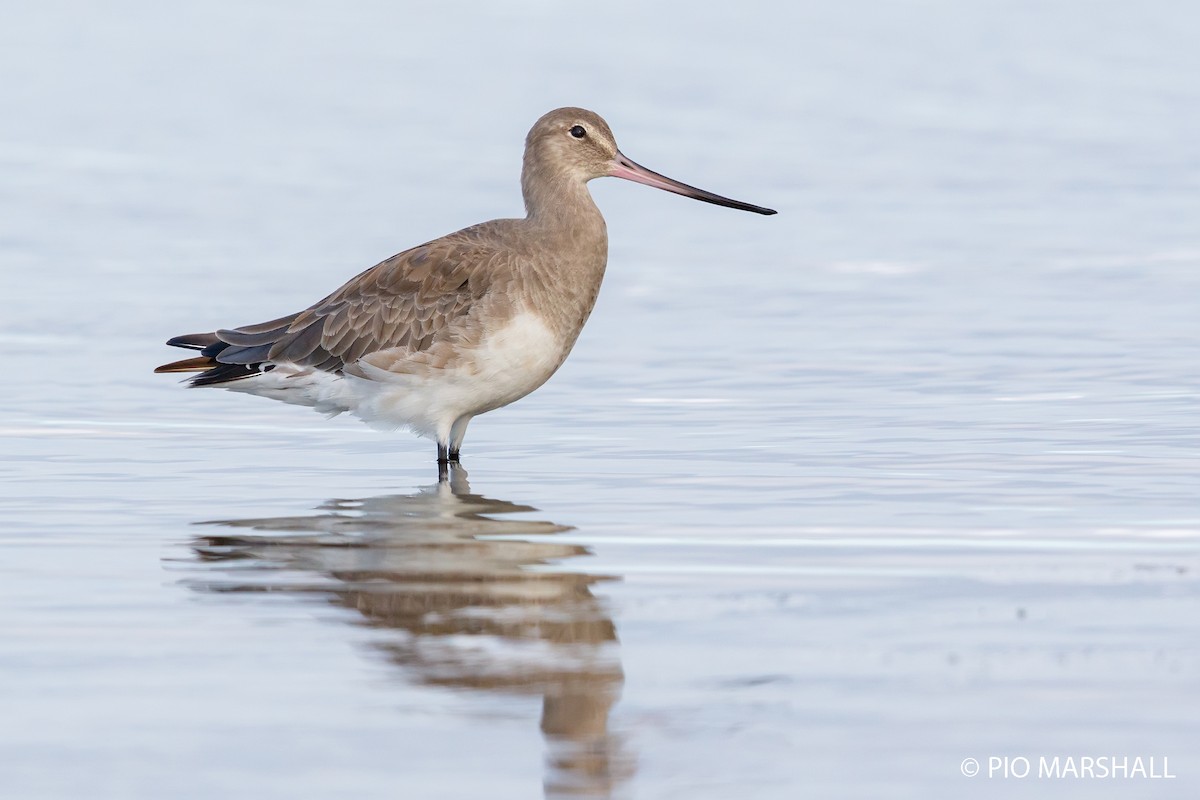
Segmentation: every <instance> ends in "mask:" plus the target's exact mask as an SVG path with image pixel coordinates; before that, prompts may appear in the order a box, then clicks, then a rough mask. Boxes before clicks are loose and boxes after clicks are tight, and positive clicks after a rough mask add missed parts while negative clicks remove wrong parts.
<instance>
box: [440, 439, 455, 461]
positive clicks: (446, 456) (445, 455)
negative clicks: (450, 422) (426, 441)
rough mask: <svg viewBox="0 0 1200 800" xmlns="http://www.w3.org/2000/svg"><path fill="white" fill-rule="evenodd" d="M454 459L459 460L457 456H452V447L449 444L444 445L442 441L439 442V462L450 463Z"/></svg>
mask: <svg viewBox="0 0 1200 800" xmlns="http://www.w3.org/2000/svg"><path fill="white" fill-rule="evenodd" d="M452 460H453V461H458V459H457V458H452V457H451V455H450V448H449V447H448V446H447V445H444V444H442V443H441V442H438V463H439V464H449V463H450V462H451V461H452Z"/></svg>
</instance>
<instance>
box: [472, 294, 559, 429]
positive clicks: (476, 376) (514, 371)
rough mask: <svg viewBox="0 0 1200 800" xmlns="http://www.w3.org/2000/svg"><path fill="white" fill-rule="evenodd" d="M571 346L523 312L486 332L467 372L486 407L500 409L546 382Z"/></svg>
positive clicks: (537, 318) (541, 320)
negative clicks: (478, 388) (476, 386)
mask: <svg viewBox="0 0 1200 800" xmlns="http://www.w3.org/2000/svg"><path fill="white" fill-rule="evenodd" d="M570 345H571V343H570V342H568V341H565V340H564V337H563V336H561V335H558V334H556V333H555V331H554V329H553V328H552V326H551V325H550V324H549V323H548V322H547V320H546V319H545V318H544V317H543V316H542V315H540V314H538V313H537V312H534V311H527V310H522V311H520V312H518V313H517V314H515V315H513V316H512V317H511V318H509V319H507V320H505V321H504V322H503V323H501V324H498V325H496V326H495V328H493V329H492V330H490V331H488V332H487V333H486V334H485V335H484V336H483V337H482V339H481V340H480V342H479V344H478V345H476V346H475V347H474V348H472V350H471V352H470V354H469V356H468V357H467V359H466V360H467V361H468V362H469V363H468V364H465V365H464V366H465V367H466V368H467V370H468V371H469V373H470V374H471V376H472V380H473V382H477V384H478V385H479V387H480V389H481V390H482V392H481V394H482V395H483V396H485V397H486V403H485V404H486V405H487V406H489V407H490V408H499V407H500V406H502V405H507V404H508V403H511V402H513V401H514V400H516V399H518V398H520V397H524V396H525V395H527V394H529V393H530V392H532V391H533V390H534V389H536V388H537V387H539V386H541V385H542V384H543V383H545V382H546V380H547V379H549V377H550V376H551V375H553V374H554V371H555V370H557V369H558V366H559V365H560V364H561V363H562V362H563V359H564V358H565V357H566V351H567V350H568V349H569V348H570Z"/></svg>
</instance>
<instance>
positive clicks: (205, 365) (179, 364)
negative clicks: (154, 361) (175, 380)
mask: <svg viewBox="0 0 1200 800" xmlns="http://www.w3.org/2000/svg"><path fill="white" fill-rule="evenodd" d="M215 366H217V361H216V359H213V358H209V357H208V356H199V357H197V358H185V359H184V360H183V361H172V362H171V363H170V364H163V365H162V366H161V367H156V368H155V369H154V371H155V372H203V371H204V370H206V369H212V368H213V367H215Z"/></svg>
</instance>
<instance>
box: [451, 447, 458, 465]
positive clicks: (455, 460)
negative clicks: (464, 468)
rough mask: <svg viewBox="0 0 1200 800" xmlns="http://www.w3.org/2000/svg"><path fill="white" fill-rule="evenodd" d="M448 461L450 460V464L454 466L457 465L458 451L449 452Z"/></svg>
mask: <svg viewBox="0 0 1200 800" xmlns="http://www.w3.org/2000/svg"><path fill="white" fill-rule="evenodd" d="M450 460H451V461H452V462H454V463H455V464H457V463H458V460H459V459H458V451H457V450H451V451H450Z"/></svg>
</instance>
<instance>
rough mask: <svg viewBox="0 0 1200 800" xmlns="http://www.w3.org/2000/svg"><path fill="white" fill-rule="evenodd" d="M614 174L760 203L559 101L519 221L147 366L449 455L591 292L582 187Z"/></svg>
mask: <svg viewBox="0 0 1200 800" xmlns="http://www.w3.org/2000/svg"><path fill="white" fill-rule="evenodd" d="M602 177H616V178H624V179H626V180H630V181H634V182H637V183H641V184H645V185H647V186H652V187H655V188H658V189H663V190H665V191H668V192H674V193H675V194H680V195H683V196H685V197H691V198H694V199H696V200H702V201H704V202H706V203H713V204H716V205H719V206H725V207H728V208H734V209H740V210H743V211H750V212H754V213H757V214H775V213H776V212H775V211H774V210H773V209H770V208H763V207H762V206H756V205H752V204H750V203H743V202H741V201H738V200H731V199H729V198H727V197H722V196H720V195H717V194H713V193H711V192H707V191H705V190H703V189H697V188H696V187H694V186H689V185H687V184H685V183H681V182H679V181H676V180H673V179H671V178H668V177H666V176H664V175H661V174H659V173H657V172H654V171H652V170H650V169H647V168H646V167H643V166H641V165H640V164H638V163H637V162H635V161H633V160H631V159H630V158H628V157H626V156H625V155H624V154H622V153H621V151H620V150H619V149H618V148H617V142H616V138H615V137H614V136H613V133H612V129H611V128H610V127H609V126H608V123H606V122H605V121H604V119H602V118H601V117H600V116H599V115H598V114H596V113H594V112H592V111H588V110H585V109H582V108H559V109H555V110H553V111H550V112H549V113H547V114H545V115H543V116H542V117H541V118H540V119H538V121H537V122H536V123H534V125H533V127H532V128H531V129H530V131H529V134H528V136H527V137H526V139H525V154H524V160H523V165H522V170H521V192H522V195H523V197H524V201H525V212H526V213H525V217H524V218H515V219H496V220H492V221H490V222H484V223H480V224H478V225H472V226H470V227H467V228H464V229H462V230H460V231H457V232H455V233H451V234H448V235H446V236H443V237H441V238H439V239H434V240H433V241H430V242H426V243H425V244H422V245H418V246H417V247H413V248H412V249H410V250H405V251H404V252H402V253H399V254H397V255H394V256H392V257H391V258H388V259H386V260H384V261H382V262H380V263H379V264H376V265H375V266H373V267H371V268H370V269H368V270H366V271H365V272H362V273H360V274H359V275H357V276H355V277H354V278H351V279H350V280H349V281H348V282H347V283H346V284H344V285H343V286H342V287H341V288H339V289H337V290H335V291H334V292H333V293H332V294H330V295H328V296H327V297H325V298H324V299H322V300H319V301H318V302H316V303H314V304H312V305H311V306H309V307H308V308H306V309H304V310H303V311H299V312H296V313H294V314H288V315H287V316H284V317H279V318H278V319H273V320H270V321H269V322H261V323H258V324H255V325H243V326H240V327H236V328H223V329H218V330H216V331H213V332H209V333H193V334H185V335H182V336H176V337H174V338H172V339H170V340H168V341H167V344H168V345H171V346H173V347H181V348H186V349H191V350H197V351H199V354H198V355H197V356H195V357H192V358H187V359H184V360H181V361H174V362H171V363H169V364H164V365H162V366H160V367H158V368H157V369H155V372H157V373H198V374H195V375H192V376H191V377H190V378H188V379H186V383H187V384H188V385H189V386H192V387H219V388H224V389H228V390H232V391H235V392H244V393H248V394H253V395H258V396H261V397H267V398H272V399H275V400H280V401H283V402H285V403H292V404H296V405H301V406H308V407H311V408H313V409H315V410H317V411H319V412H322V413H325V414H327V415H331V416H332V415H336V414H340V413H343V412H350V413H352V414H353V415H355V416H357V417H358V418H359V419H361V420H363V421H364V422H366V423H367V424H369V425H372V426H374V427H378V428H383V429H392V430H395V429H405V428H406V429H408V430H410V431H411V432H413V433H415V434H417V435H419V436H423V437H426V438H430V439H433V440H434V441H435V442H436V443H437V461H438V464H439V465H445V464H448V463H452V462H458V461H460V459H461V449H462V443H463V438H464V436H465V435H466V432H467V425H468V424H470V422H471V420H472V419H473V418H475V417H477V416H479V415H480V414H483V413H486V412H488V411H493V410H495V409H497V408H501V407H502V406H506V405H508V404H509V403H512V402H514V401H516V400H519V399H520V398H522V397H524V396H525V395H527V394H529V393H530V392H532V391H534V390H535V389H537V388H538V387H540V386H541V385H542V384H543V383H545V382H546V381H547V380H548V379H549V378H550V376H551V375H553V374H554V373H555V371H557V370H558V368H559V367H560V366H561V365H562V364H563V362H564V361H565V360H566V358H567V355H568V354H569V353H570V352H571V348H572V347H573V346H574V344H575V341H576V339H578V337H579V333H580V331H581V330H582V329H583V326H584V323H585V322H587V319H588V317H589V315H590V314H591V312H592V308H593V306H594V305H595V302H596V298H597V295H598V294H599V291H600V283H601V281H602V279H603V277H604V271H605V267H606V265H607V261H608V233H607V228H606V225H605V222H604V217H603V216H601V214H600V211H599V209H598V208H597V207H596V204H595V202H593V200H592V197H591V194H590V192H589V191H588V189H587V183H588V181H591V180H593V179H595V178H602Z"/></svg>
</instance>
